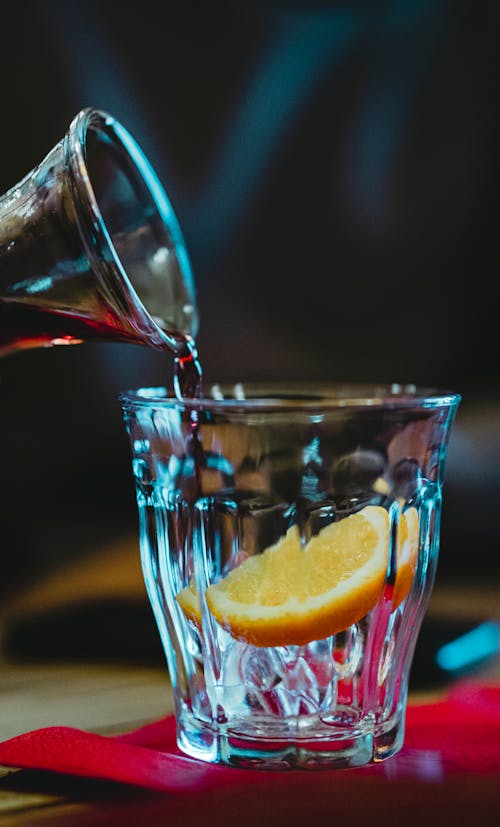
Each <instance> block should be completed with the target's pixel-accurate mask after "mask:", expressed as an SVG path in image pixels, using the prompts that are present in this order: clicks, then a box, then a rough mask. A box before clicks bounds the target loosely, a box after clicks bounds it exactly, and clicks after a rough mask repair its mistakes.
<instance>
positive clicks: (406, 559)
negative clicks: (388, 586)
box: [392, 507, 418, 609]
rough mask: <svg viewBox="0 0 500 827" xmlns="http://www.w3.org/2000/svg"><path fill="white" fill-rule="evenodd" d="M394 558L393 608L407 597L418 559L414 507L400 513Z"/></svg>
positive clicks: (416, 518) (415, 512)
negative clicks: (395, 567) (395, 561)
mask: <svg viewBox="0 0 500 827" xmlns="http://www.w3.org/2000/svg"><path fill="white" fill-rule="evenodd" d="M396 560H397V569H396V581H395V583H394V592H393V595H392V605H393V609H397V607H398V606H399V605H400V604H401V603H402V602H403V600H404V599H405V597H407V595H408V593H409V591H410V589H411V587H412V584H413V579H414V577H415V571H416V568H417V561H418V512H417V509H416V508H413V507H412V508H408V509H407V510H406V511H405V512H403V514H402V515H401V520H400V523H399V532H398V548H397V557H396Z"/></svg>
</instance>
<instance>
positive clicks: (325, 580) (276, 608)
mask: <svg viewBox="0 0 500 827" xmlns="http://www.w3.org/2000/svg"><path fill="white" fill-rule="evenodd" d="M388 548H389V517H388V514H387V511H386V510H385V509H384V508H381V507H379V506H367V507H366V508H364V509H362V511H359V512H358V513H356V514H352V515H351V516H350V517H346V518H345V519H343V520H340V521H339V522H336V523H331V524H330V525H328V526H326V527H325V528H324V529H323V530H322V531H320V533H319V534H317V535H316V536H314V537H312V538H311V540H310V541H309V542H308V543H307V544H306V545H305V546H302V544H301V542H300V537H299V532H298V529H297V526H292V527H291V528H290V529H289V530H288V532H287V534H286V535H285V536H284V537H282V538H281V539H280V540H278V542H277V543H276V544H275V545H273V546H271V547H270V548H268V549H266V550H265V551H264V552H263V553H262V554H258V555H255V556H252V557H249V558H248V559H246V560H245V561H244V562H243V563H242V564H241V565H240V566H238V567H237V568H235V569H233V570H232V571H231V572H230V573H229V574H228V575H227V576H226V577H224V578H223V579H222V580H220V581H219V582H218V583H217V584H215V585H213V586H209V588H208V589H207V592H206V600H207V604H208V607H209V609H210V611H211V613H212V614H213V615H214V617H215V618H216V619H217V621H218V622H219V623H220V625H221V626H222V627H223V628H224V629H226V630H227V631H228V632H229V633H230V634H231V635H232V636H233V637H235V638H237V639H239V640H244V641H247V642H248V643H252V644H253V645H255V646H284V645H291V644H304V643H309V642H310V641H312V640H317V639H322V638H325V637H328V636H330V635H333V634H336V633H337V632H340V631H342V630H344V629H347V628H348V627H349V626H351V624H353V623H356V622H357V621H358V620H360V619H361V618H362V617H364V616H365V615H366V614H367V613H368V612H369V611H370V610H371V609H372V608H373V607H374V606H375V604H376V603H377V601H378V599H379V597H380V595H381V593H382V589H383V585H384V580H385V575H386V569H387V559H388ZM177 600H178V602H179V604H180V606H181V608H182V609H183V611H184V613H185V614H186V616H187V617H189V618H190V619H191V620H193V621H194V622H197V623H199V615H200V610H199V604H198V597H197V593H196V590H195V588H194V586H192V585H191V586H188V587H187V588H186V589H184V590H183V591H182V592H181V593H180V594H178V595H177Z"/></svg>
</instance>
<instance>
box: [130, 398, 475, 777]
mask: <svg viewBox="0 0 500 827" xmlns="http://www.w3.org/2000/svg"><path fill="white" fill-rule="evenodd" d="M239 395H241V392H240V393H239ZM459 399H460V398H459V397H458V396H457V395H455V394H451V393H450V394H448V393H442V394H439V393H432V392H428V391H426V390H422V391H420V390H415V388H414V387H410V388H400V387H399V386H398V387H394V386H393V387H392V388H375V387H370V388H330V389H328V390H327V391H325V390H324V389H321V390H319V389H316V390H315V389H313V390H311V389H308V390H307V391H304V390H302V391H301V392H300V393H298V392H297V390H294V391H285V392H284V391H283V390H282V389H279V391H278V390H276V389H274V390H273V389H267V390H262V389H260V390H259V389H257V390H256V391H255V392H254V393H252V391H251V389H247V398H246V400H241V399H240V400H238V399H234V398H233V399H231V398H226V400H225V401H220V402H213V401H212V400H203V401H201V402H199V403H189V404H182V403H180V402H178V401H176V400H174V399H167V398H166V396H165V392H164V391H162V389H143V390H141V391H138V392H131V393H129V394H123V396H122V405H123V410H124V417H125V422H126V426H127V430H128V433H129V436H130V441H131V446H132V455H133V456H132V462H133V474H134V479H135V485H136V490H137V502H138V512H139V523H140V548H141V558H142V566H143V571H144V577H145V582H146V586H147V591H148V595H149V598H150V601H151V605H152V608H153V612H154V615H155V618H156V622H157V624H158V628H159V631H160V635H161V639H162V641H163V646H164V649H165V654H166V659H167V663H168V670H169V674H170V679H171V681H172V684H173V687H174V694H175V704H176V717H177V726H178V743H179V746H180V747H181V749H182V750H184V751H185V752H186V753H188V754H190V755H192V756H194V757H197V758H201V759H203V760H207V761H212V762H223V763H228V764H234V765H238V766H256V765H259V766H263V767H298V766H303V767H309V768H314V767H320V766H339V767H342V766H356V765H360V764H366V763H369V762H370V761H373V760H382V759H384V758H387V757H389V756H391V755H393V754H394V753H395V752H397V751H398V749H400V747H401V745H402V743H403V739H404V718H405V707H406V698H407V690H408V676H409V671H410V666H411V661H412V656H413V651H414V647H415V643H416V638H417V635H418V631H419V628H420V624H421V621H422V617H423V614H424V611H425V608H426V605H427V602H428V598H429V594H430V591H431V588H432V584H433V580H434V575H435V570H436V562H437V556H438V545H439V522H440V513H441V495H442V477H443V467H444V461H445V455H446V449H447V443H448V437H449V433H450V427H451V424H452V422H453V418H454V415H455V411H456V408H457V406H458V404H459ZM366 505H377V506H381V507H383V508H384V509H386V510H387V513H388V515H389V523H390V540H389V554H388V565H387V571H386V577H385V585H384V586H383V588H382V590H381V592H380V598H379V600H378V602H377V604H376V605H374V606H373V608H372V609H371V610H370V611H369V612H368V614H366V616H364V617H362V618H360V619H359V620H358V622H356V623H354V624H353V625H351V626H349V627H348V628H346V629H344V630H342V631H341V632H339V633H337V634H335V635H331V636H330V637H327V638H325V639H321V640H313V641H311V642H309V643H307V644H304V645H281V646H276V647H262V646H255V645H251V644H250V643H247V642H245V641H244V640H238V639H235V638H234V637H232V636H231V634H229V633H228V631H226V630H225V629H223V628H222V627H221V626H220V625H219V623H218V622H217V621H216V620H215V618H214V617H213V616H212V614H211V612H210V610H209V608H208V606H207V603H206V601H205V600H204V599H203V597H202V600H201V605H202V621H201V627H200V624H196V623H193V622H192V621H191V620H189V619H187V618H186V617H185V615H184V613H183V612H182V611H181V609H180V607H179V604H178V602H177V600H176V595H177V594H178V593H179V592H180V591H181V590H182V589H184V588H185V587H186V586H188V585H189V584H190V583H192V582H194V584H195V585H196V588H197V590H198V593H199V594H200V595H202V596H203V595H204V594H205V590H206V588H207V586H209V585H210V584H212V583H216V582H218V581H219V580H220V579H221V578H222V577H225V576H226V575H227V573H228V572H229V571H231V570H232V569H233V568H235V567H236V566H238V565H239V564H240V563H241V561H242V556H243V557H244V558H246V557H248V556H250V555H254V554H259V553H261V552H262V551H263V550H265V549H266V548H268V547H269V546H270V545H272V544H273V543H275V542H276V541H277V540H278V539H279V538H280V537H281V536H283V535H284V534H285V533H286V531H287V529H288V527H289V526H290V525H292V524H293V523H297V524H298V525H299V526H300V531H301V533H302V536H303V537H304V538H305V539H308V538H309V537H310V536H312V535H314V534H316V533H317V532H318V531H319V530H320V529H322V528H323V527H324V526H325V525H327V524H328V523H330V522H333V521H338V520H342V519H344V518H345V517H347V516H348V515H350V514H353V513H355V512H357V511H360V510H361V509H362V508H364V507H365V506H366ZM408 509H416V512H417V513H418V559H417V562H416V568H415V573H414V576H413V580H412V583H411V588H410V590H409V592H408V594H407V596H406V597H405V598H404V599H403V600H402V602H400V603H399V605H397V606H395V604H394V603H395V600H394V594H395V588H394V584H395V582H396V580H397V563H398V561H397V554H396V550H397V548H398V534H399V532H400V530H401V522H402V515H403V514H404V513H405V512H407V511H408Z"/></svg>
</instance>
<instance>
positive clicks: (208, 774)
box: [0, 682, 500, 806]
mask: <svg viewBox="0 0 500 827" xmlns="http://www.w3.org/2000/svg"><path fill="white" fill-rule="evenodd" d="M0 764H2V765H6V766H13V767H20V768H29V769H39V770H50V771H54V772H59V773H65V774H70V775H77V776H86V777H89V778H101V779H109V780H112V781H118V782H121V783H124V784H132V785H135V786H138V787H144V788H147V789H150V790H156V791H161V792H164V793H173V792H176V793H183V792H189V793H193V792H203V791H208V790H215V789H226V790H229V788H231V787H241V786H245V785H246V784H248V783H249V782H250V783H259V782H261V783H262V782H263V783H264V784H265V783H266V779H267V781H269V782H271V779H272V786H273V788H276V787H279V788H281V787H282V786H283V785H285V786H286V785H288V787H290V785H297V779H298V777H300V781H299V786H301V787H303V786H304V785H305V788H306V789H307V788H308V787H309V786H310V785H313V787H314V784H315V783H316V786H318V782H314V781H312V780H311V779H312V778H313V776H315V775H316V776H321V777H322V780H321V782H320V786H321V787H322V788H323V787H324V785H325V777H329V778H331V779H332V781H333V779H334V777H335V778H337V777H338V778H339V779H340V778H341V779H342V782H341V783H342V786H343V789H344V790H347V789H349V781H348V779H349V777H351V778H355V779H356V783H358V784H359V782H360V780H361V779H365V780H366V782H370V780H373V779H377V778H378V779H383V780H391V781H393V780H412V781H414V782H421V783H424V784H429V783H431V784H435V783H436V782H437V783H442V782H443V781H444V780H447V779H450V778H451V779H452V780H453V779H454V780H459V778H460V777H464V776H468V777H470V776H471V775H472V776H478V775H479V776H481V777H482V778H487V779H490V780H491V781H492V782H493V780H494V782H495V788H496V789H498V788H499V787H500V783H498V782H500V686H482V685H479V684H476V683H468V682H466V683H462V684H458V685H456V686H455V687H454V688H453V689H452V690H451V691H450V693H449V695H448V697H447V698H446V699H445V700H443V701H440V702H437V703H433V704H425V705H418V704H411V705H409V707H408V712H407V729H406V739H405V745H404V748H403V750H402V751H401V752H400V753H399V754H398V755H396V756H394V757H393V758H391V759H389V760H388V761H385V762H383V763H381V764H375V765H371V766H368V767H362V768H356V769H351V770H343V771H341V772H340V773H339V771H328V770H327V771H322V772H320V773H311V772H301V771H299V770H296V771H291V772H290V771H289V772H283V773H276V772H264V771H262V770H239V769H233V768H229V767H223V766H215V765H211V764H205V763H203V762H201V761H196V760H193V759H191V758H188V757H186V756H184V755H182V754H181V753H180V752H179V750H178V748H177V746H176V744H175V724H174V721H173V718H172V717H169V718H165V719H162V720H160V721H158V722H155V723H153V724H150V725H148V726H146V727H143V728H141V729H139V730H136V731H135V732H131V733H128V734H126V735H121V736H118V737H105V736H102V735H94V734H92V733H88V732H83V731H81V730H77V729H73V728H71V727H48V728H46V729H40V730H35V731H34V732H29V733H26V734H24V735H19V736H17V737H15V738H11V739H10V740H8V741H4V742H3V743H0ZM257 779H258V781H257ZM346 784H347V786H346ZM498 803H499V806H500V800H499V802H498Z"/></svg>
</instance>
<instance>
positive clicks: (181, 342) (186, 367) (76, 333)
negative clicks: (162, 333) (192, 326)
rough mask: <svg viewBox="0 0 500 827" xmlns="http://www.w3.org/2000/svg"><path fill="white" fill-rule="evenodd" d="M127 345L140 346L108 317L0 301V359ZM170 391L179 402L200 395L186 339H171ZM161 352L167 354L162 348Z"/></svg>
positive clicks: (195, 355)
mask: <svg viewBox="0 0 500 827" xmlns="http://www.w3.org/2000/svg"><path fill="white" fill-rule="evenodd" d="M92 340H94V341H109V342H129V343H131V344H142V342H141V341H140V340H139V339H138V337H137V335H136V334H135V333H134V332H133V330H132V329H131V331H130V333H128V332H127V330H124V328H123V323H122V322H121V321H119V320H118V319H117V318H115V317H114V316H113V315H112V314H111V313H109V312H108V313H107V314H106V316H105V318H103V319H100V320H99V321H95V320H94V319H88V318H86V317H85V316H81V315H78V316H75V315H72V314H71V313H64V312H62V311H57V310H47V309H46V308H44V307H40V306H38V307H36V306H33V305H32V306H26V305H23V304H20V303H14V302H2V301H0V356H4V355H7V354H8V353H14V352H15V351H16V350H24V349H27V348H33V347H50V346H52V345H72V344H81V343H82V342H84V341H92ZM175 340H176V343H177V346H178V349H177V352H176V353H175V378H174V390H175V394H176V396H177V397H178V398H179V399H182V398H184V399H191V398H196V397H198V396H200V395H201V393H202V371H201V366H200V363H199V360H198V353H197V350H196V345H195V343H194V341H193V339H191V337H190V336H180V335H177V336H176V337H175ZM164 349H165V351H166V352H167V353H171V350H170V348H169V347H168V346H167V345H166V344H165V348H164Z"/></svg>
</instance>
